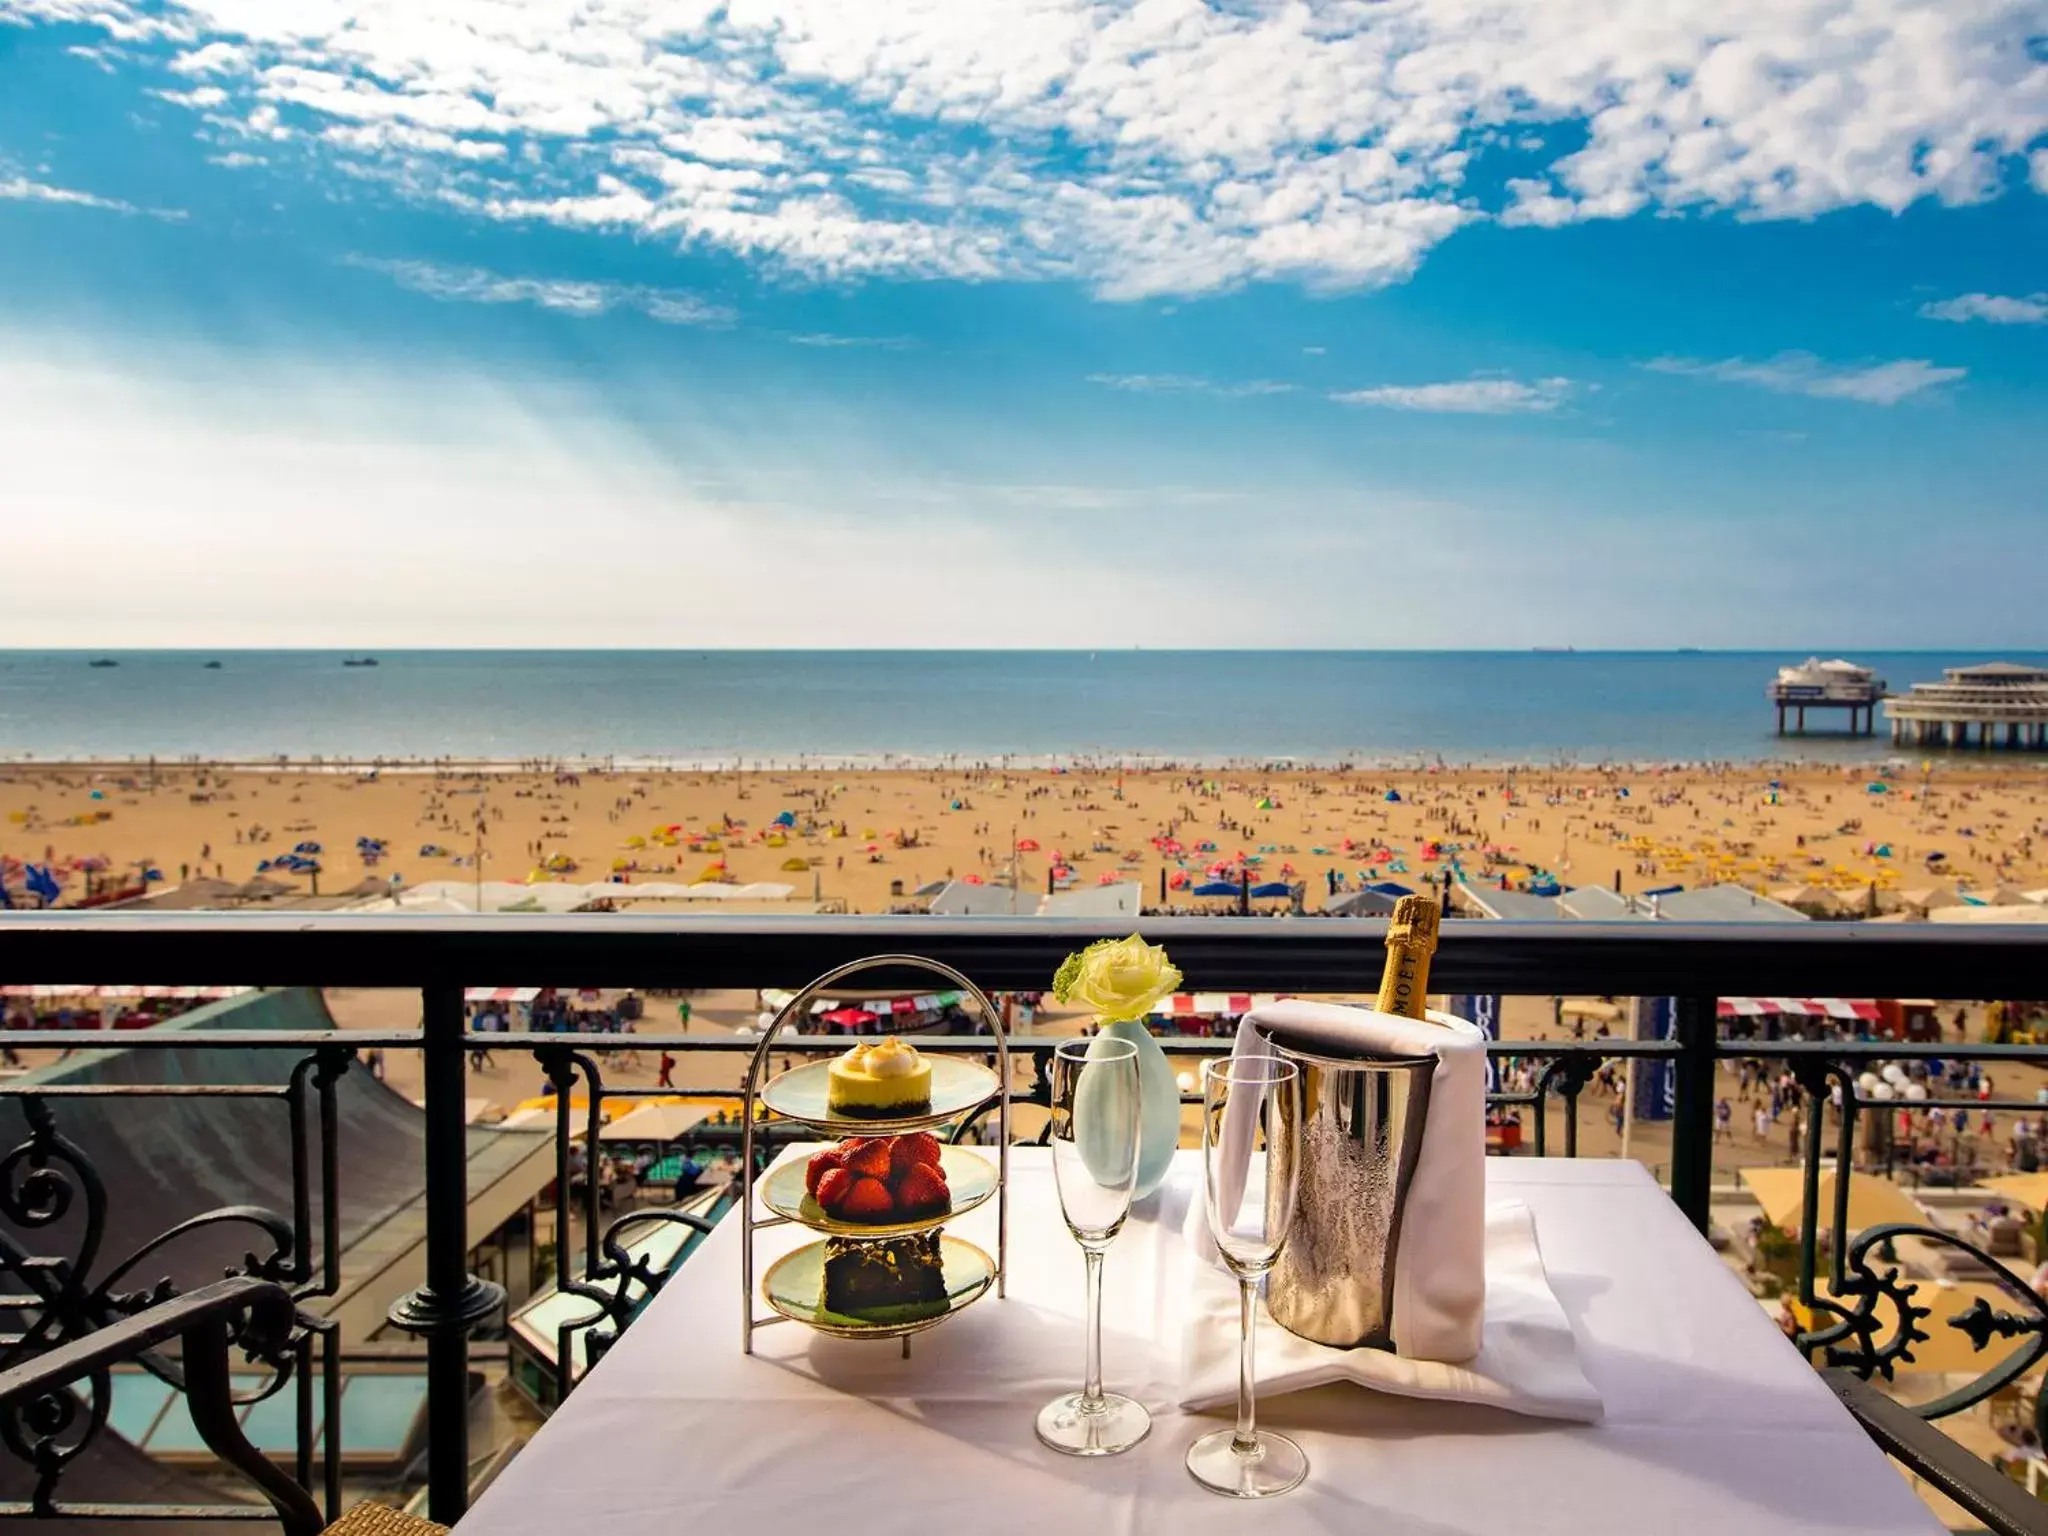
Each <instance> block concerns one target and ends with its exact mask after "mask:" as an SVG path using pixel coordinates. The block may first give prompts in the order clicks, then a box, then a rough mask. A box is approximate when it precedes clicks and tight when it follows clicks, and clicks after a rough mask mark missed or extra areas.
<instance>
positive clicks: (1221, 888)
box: [1189, 880, 1238, 896]
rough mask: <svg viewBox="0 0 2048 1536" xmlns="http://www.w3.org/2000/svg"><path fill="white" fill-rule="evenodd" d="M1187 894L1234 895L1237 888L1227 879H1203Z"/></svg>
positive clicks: (1236, 892)
mask: <svg viewBox="0 0 2048 1536" xmlns="http://www.w3.org/2000/svg"><path fill="white" fill-rule="evenodd" d="M1189 894H1191V895H1195V896H1235V895H1237V894H1238V888H1237V886H1236V885H1235V884H1233V883H1232V882H1231V881H1228V880H1205V881H1203V882H1202V884H1200V885H1198V886H1196V887H1195V888H1194V890H1193V891H1192V892H1190V893H1189Z"/></svg>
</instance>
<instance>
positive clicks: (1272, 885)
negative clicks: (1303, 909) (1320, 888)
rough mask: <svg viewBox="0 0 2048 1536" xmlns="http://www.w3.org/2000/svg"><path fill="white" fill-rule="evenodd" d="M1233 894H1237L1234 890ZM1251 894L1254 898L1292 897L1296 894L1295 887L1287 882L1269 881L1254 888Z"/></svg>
mask: <svg viewBox="0 0 2048 1536" xmlns="http://www.w3.org/2000/svg"><path fill="white" fill-rule="evenodd" d="M1232 894H1233V895H1234V894H1235V891H1234V890H1233V892H1232ZM1251 894H1252V895H1254V896H1292V895H1293V894H1294V887H1293V886H1291V885H1289V884H1288V883H1287V882H1286V881H1285V880H1268V881H1267V882H1266V883H1265V884H1263V885H1255V886H1253V887H1252V889H1251Z"/></svg>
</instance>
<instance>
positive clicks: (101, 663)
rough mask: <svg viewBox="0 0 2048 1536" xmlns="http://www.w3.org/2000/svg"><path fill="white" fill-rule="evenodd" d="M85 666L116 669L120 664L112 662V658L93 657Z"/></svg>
mask: <svg viewBox="0 0 2048 1536" xmlns="http://www.w3.org/2000/svg"><path fill="white" fill-rule="evenodd" d="M86 665H87V666H88V667H118V666H119V665H121V663H119V662H118V661H116V660H114V658H113V657H111V656H95V657H94V658H93V659H92V660H91V661H88V662H87V663H86Z"/></svg>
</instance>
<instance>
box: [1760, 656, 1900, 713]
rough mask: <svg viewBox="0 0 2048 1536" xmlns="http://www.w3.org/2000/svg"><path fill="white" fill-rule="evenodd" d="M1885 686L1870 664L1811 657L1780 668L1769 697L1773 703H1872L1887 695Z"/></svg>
mask: <svg viewBox="0 0 2048 1536" xmlns="http://www.w3.org/2000/svg"><path fill="white" fill-rule="evenodd" d="M1884 687H1885V685H1884V679H1883V678H1881V677H1879V676H1878V675H1877V673H1876V672H1874V671H1873V670H1872V669H1871V668H1869V667H1859V666H1858V665H1856V663H1855V662H1853V661H1843V660H1841V659H1840V658H1839V657H1837V658H1836V659H1835V660H1833V661H1822V660H1821V659H1820V658H1819V657H1818V656H1810V657H1808V658H1807V659H1806V660H1805V661H1802V662H1800V663H1799V664H1798V665H1797V666H1791V667H1780V668H1778V675H1777V677H1776V678H1775V679H1774V680H1773V681H1772V683H1771V686H1770V689H1769V697H1770V700H1771V702H1772V703H1774V704H1870V703H1874V702H1875V701H1876V700H1878V699H1881V698H1883V697H1884Z"/></svg>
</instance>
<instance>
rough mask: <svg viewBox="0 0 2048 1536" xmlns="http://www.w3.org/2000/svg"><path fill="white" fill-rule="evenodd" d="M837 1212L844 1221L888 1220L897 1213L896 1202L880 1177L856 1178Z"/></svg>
mask: <svg viewBox="0 0 2048 1536" xmlns="http://www.w3.org/2000/svg"><path fill="white" fill-rule="evenodd" d="M837 1214H838V1216H839V1219H840V1220H842V1221H887V1220H888V1219H889V1218H890V1217H891V1216H894V1215H895V1214H896V1202H895V1201H894V1200H892V1199H890V1198H889V1186H888V1185H886V1184H884V1183H883V1182H882V1181H881V1180H880V1179H855V1180H854V1181H853V1188H852V1189H850V1190H849V1191H847V1195H846V1199H845V1200H844V1201H842V1202H841V1204H840V1207H839V1210H838V1212H837Z"/></svg>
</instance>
